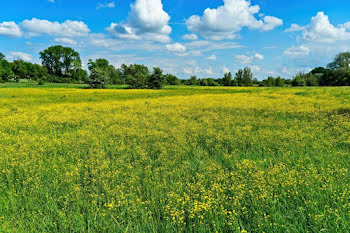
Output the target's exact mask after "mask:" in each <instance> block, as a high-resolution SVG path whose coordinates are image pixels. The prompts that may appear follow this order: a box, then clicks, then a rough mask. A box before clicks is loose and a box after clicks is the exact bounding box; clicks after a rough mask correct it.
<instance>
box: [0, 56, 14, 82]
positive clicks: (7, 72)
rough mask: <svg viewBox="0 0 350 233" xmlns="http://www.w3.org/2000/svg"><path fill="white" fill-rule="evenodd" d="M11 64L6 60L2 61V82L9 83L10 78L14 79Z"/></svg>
mask: <svg viewBox="0 0 350 233" xmlns="http://www.w3.org/2000/svg"><path fill="white" fill-rule="evenodd" d="M13 75H14V74H13V72H12V66H11V63H10V62H8V61H6V60H5V59H1V60H0V81H1V82H7V81H8V80H9V79H10V78H12V77H13Z"/></svg>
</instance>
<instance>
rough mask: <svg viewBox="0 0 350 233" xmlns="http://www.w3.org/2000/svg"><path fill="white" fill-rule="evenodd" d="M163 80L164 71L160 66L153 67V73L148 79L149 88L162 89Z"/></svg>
mask: <svg viewBox="0 0 350 233" xmlns="http://www.w3.org/2000/svg"><path fill="white" fill-rule="evenodd" d="M163 80H164V75H163V71H162V70H161V69H160V68H159V67H155V68H153V73H152V74H151V76H150V77H149V80H148V82H149V84H148V88H152V89H161V88H162V87H163Z"/></svg>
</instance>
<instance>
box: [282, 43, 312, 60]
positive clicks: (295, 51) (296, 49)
mask: <svg viewBox="0 0 350 233" xmlns="http://www.w3.org/2000/svg"><path fill="white" fill-rule="evenodd" d="M309 53H310V49H309V48H308V47H306V46H303V45H300V46H293V47H291V48H288V49H286V50H285V51H284V53H283V54H284V55H288V56H290V57H300V56H306V55H308V54H309Z"/></svg>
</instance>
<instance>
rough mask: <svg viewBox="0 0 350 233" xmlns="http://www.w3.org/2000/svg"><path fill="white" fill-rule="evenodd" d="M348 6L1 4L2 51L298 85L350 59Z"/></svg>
mask: <svg viewBox="0 0 350 233" xmlns="http://www.w3.org/2000/svg"><path fill="white" fill-rule="evenodd" d="M349 12H350V1H348V0H337V1H330V0H308V1H305V0H294V1H276V0H252V1H246V0H193V1H185V0H114V1H113V0H74V1H72V0H70V1H69V0H35V1H28V0H13V1H9V0H0V44H1V46H0V52H2V53H4V54H5V55H6V57H7V59H9V60H14V59H23V60H26V61H31V62H36V63H40V59H39V52H40V51H42V50H43V49H45V48H47V47H49V46H52V45H63V46H69V47H72V48H74V49H75V50H77V51H78V52H79V53H80V55H81V58H82V61H83V64H84V65H83V66H84V68H86V64H87V61H88V59H90V58H91V59H97V58H100V57H102V58H106V59H108V60H109V61H110V63H111V64H113V65H114V66H116V67H119V66H120V65H121V64H123V63H126V64H132V63H137V64H145V65H147V66H149V67H155V66H159V67H160V68H162V69H163V70H164V72H166V73H172V74H175V75H177V76H178V77H179V78H182V79H187V78H189V77H190V76H191V75H196V76H197V77H199V78H208V77H214V78H220V77H222V76H223V74H224V73H226V72H229V71H231V72H233V73H235V72H236V71H237V70H238V69H240V68H243V67H247V66H248V67H251V69H252V71H253V73H254V76H255V77H256V78H258V79H260V80H261V79H265V78H266V77H268V76H282V77H286V78H290V77H292V76H293V75H295V74H296V73H297V72H299V71H304V72H305V71H309V70H311V69H312V68H314V67H318V66H326V65H327V64H328V63H329V62H331V60H332V59H333V58H334V56H335V55H336V54H337V53H339V52H345V51H349V50H350V14H349Z"/></svg>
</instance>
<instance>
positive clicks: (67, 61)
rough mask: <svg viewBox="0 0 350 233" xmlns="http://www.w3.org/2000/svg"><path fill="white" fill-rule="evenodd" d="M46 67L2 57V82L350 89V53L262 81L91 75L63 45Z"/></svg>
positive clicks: (96, 66) (131, 71)
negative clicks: (324, 64) (28, 81)
mask: <svg viewBox="0 0 350 233" xmlns="http://www.w3.org/2000/svg"><path fill="white" fill-rule="evenodd" d="M40 59H41V60H42V65H39V64H33V63H30V62H25V61H23V60H14V61H12V62H9V61H7V60H6V57H5V55H4V54H2V53H0V82H8V81H11V82H18V81H19V80H20V79H30V80H34V81H38V82H39V83H43V82H56V83H86V84H90V87H92V88H106V86H107V85H109V84H126V85H128V86H129V88H138V89H146V88H147V89H161V88H162V87H163V86H164V85H200V86H265V87H284V86H350V52H344V53H339V54H338V55H336V56H335V58H334V60H333V61H332V62H331V63H329V64H328V66H327V68H324V67H317V68H315V69H313V70H312V71H310V72H308V73H303V72H299V73H298V74H296V75H295V76H294V77H293V78H292V79H284V78H281V77H268V78H267V79H265V80H262V81H258V80H257V79H256V78H254V76H253V73H252V70H251V69H250V68H249V67H246V68H243V69H239V70H238V71H237V72H236V73H235V74H234V76H233V74H232V73H231V72H228V73H225V74H224V76H223V77H222V78H198V77H197V76H195V75H192V76H191V77H190V78H189V79H187V80H180V79H178V78H177V77H176V76H175V75H172V74H165V75H164V74H163V71H162V70H161V69H160V68H158V67H155V68H153V69H152V70H150V69H149V68H148V67H147V66H145V65H140V64H131V65H126V64H122V65H121V66H120V68H118V69H116V68H115V67H114V66H113V65H111V64H110V63H109V61H108V60H106V59H104V58H99V59H96V60H95V61H92V60H89V63H88V70H89V73H88V72H87V71H86V70H84V69H82V62H81V59H80V55H79V53H78V52H76V51H75V50H74V49H72V48H69V47H63V46H60V45H57V46H52V47H49V48H47V49H45V50H43V51H41V52H40Z"/></svg>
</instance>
